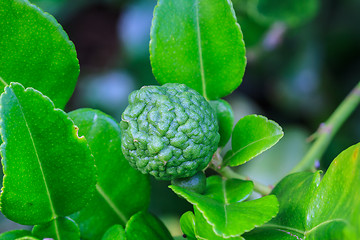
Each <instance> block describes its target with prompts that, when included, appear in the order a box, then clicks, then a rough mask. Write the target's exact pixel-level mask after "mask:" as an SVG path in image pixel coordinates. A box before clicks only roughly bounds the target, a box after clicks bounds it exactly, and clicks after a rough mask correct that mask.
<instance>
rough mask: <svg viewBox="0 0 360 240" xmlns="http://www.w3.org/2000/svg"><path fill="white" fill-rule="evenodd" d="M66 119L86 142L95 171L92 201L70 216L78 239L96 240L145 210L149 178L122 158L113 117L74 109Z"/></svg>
mask: <svg viewBox="0 0 360 240" xmlns="http://www.w3.org/2000/svg"><path fill="white" fill-rule="evenodd" d="M69 116H70V117H71V118H72V119H73V121H74V122H75V124H76V125H77V126H78V127H79V134H80V135H84V136H85V138H86V139H87V141H88V144H89V146H90V149H91V152H92V154H93V156H94V157H95V163H96V167H97V170H98V183H97V185H96V191H95V195H94V197H93V199H92V200H91V201H90V202H89V204H88V205H87V206H86V207H85V208H84V209H82V210H81V211H80V212H78V213H75V214H73V215H72V216H71V217H72V218H73V219H74V220H75V221H76V222H77V223H78V224H79V226H80V231H81V237H82V238H84V239H100V238H101V236H103V234H104V233H105V232H106V230H107V229H108V228H109V227H111V226H113V225H115V224H121V225H122V226H125V224H126V222H127V220H128V219H129V218H130V217H131V216H132V215H133V214H135V213H137V212H138V211H140V210H144V209H146V208H147V207H148V205H149V201H150V183H149V179H148V177H147V176H145V175H143V174H141V173H140V172H138V171H136V170H135V169H133V168H132V167H131V166H130V165H129V163H128V161H127V160H126V159H125V158H124V156H123V154H122V151H121V132H120V127H119V124H118V123H117V122H116V121H115V120H114V119H113V118H111V117H110V116H108V115H106V114H104V113H102V112H100V111H97V110H92V109H80V110H76V111H73V112H70V113H69ZM129 193H131V197H130V196H129Z"/></svg>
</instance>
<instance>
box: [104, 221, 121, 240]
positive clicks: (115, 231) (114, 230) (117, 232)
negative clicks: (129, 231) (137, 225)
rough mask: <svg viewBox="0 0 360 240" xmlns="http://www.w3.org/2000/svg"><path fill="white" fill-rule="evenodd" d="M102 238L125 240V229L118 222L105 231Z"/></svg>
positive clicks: (106, 239)
mask: <svg viewBox="0 0 360 240" xmlns="http://www.w3.org/2000/svg"><path fill="white" fill-rule="evenodd" d="M101 240H125V230H124V228H123V227H122V226H121V225H119V224H116V225H114V226H112V227H111V228H109V229H108V230H107V231H106V232H105V234H104V236H103V237H102V238H101Z"/></svg>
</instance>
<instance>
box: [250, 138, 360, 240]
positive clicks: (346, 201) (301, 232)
mask: <svg viewBox="0 0 360 240" xmlns="http://www.w3.org/2000/svg"><path fill="white" fill-rule="evenodd" d="M359 149H360V143H359V144H357V145H354V146H352V147H350V148H348V149H347V150H345V151H343V152H342V153H341V154H340V155H339V156H338V157H336V158H335V160H334V161H333V162H332V164H331V165H330V167H329V169H328V171H327V172H326V174H325V176H324V178H323V180H322V181H321V182H320V184H319V178H320V177H319V173H315V174H312V173H295V174H292V175H290V176H288V177H286V178H284V179H283V180H282V181H281V182H280V183H279V184H278V185H277V187H276V188H275V189H274V191H273V193H274V194H275V195H276V196H277V197H278V199H279V202H280V212H279V215H278V216H277V217H276V218H275V219H273V220H272V221H271V222H269V223H268V224H265V225H264V226H262V227H260V228H258V229H256V230H255V231H253V232H250V233H249V234H248V235H246V239H247V240H253V239H265V238H266V239H269V240H275V239H276V240H278V239H281V240H283V239H284V240H285V239H286V240H287V239H305V238H306V239H314V240H315V239H316V240H317V239H326V240H338V239H342V240H353V239H359V237H360V229H359V225H360V219H359V216H360V202H359V195H360V186H359V184H358V183H359V182H360V174H359V170H360V155H359ZM280 232H281V233H280ZM283 233H286V234H283Z"/></svg>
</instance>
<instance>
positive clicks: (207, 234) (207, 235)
mask: <svg viewBox="0 0 360 240" xmlns="http://www.w3.org/2000/svg"><path fill="white" fill-rule="evenodd" d="M194 211H195V219H196V225H195V232H196V236H197V237H198V239H211V240H222V239H225V238H223V237H220V236H218V235H216V234H215V232H214V231H213V229H212V226H211V225H210V224H209V223H208V222H207V221H206V219H205V218H204V216H203V215H202V214H201V213H200V211H199V210H197V209H196V208H194ZM226 239H229V240H244V238H242V237H240V236H238V237H230V238H226Z"/></svg>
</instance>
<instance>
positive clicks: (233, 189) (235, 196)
mask: <svg viewBox="0 0 360 240" xmlns="http://www.w3.org/2000/svg"><path fill="white" fill-rule="evenodd" d="M253 187H254V184H253V182H251V181H244V180H240V179H227V180H225V179H223V178H221V177H220V176H211V177H208V178H207V186H206V192H205V194H204V195H205V196H207V197H210V198H212V199H215V200H218V201H220V202H222V203H236V202H242V201H245V200H246V199H247V198H248V197H250V195H251V193H252V191H253Z"/></svg>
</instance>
